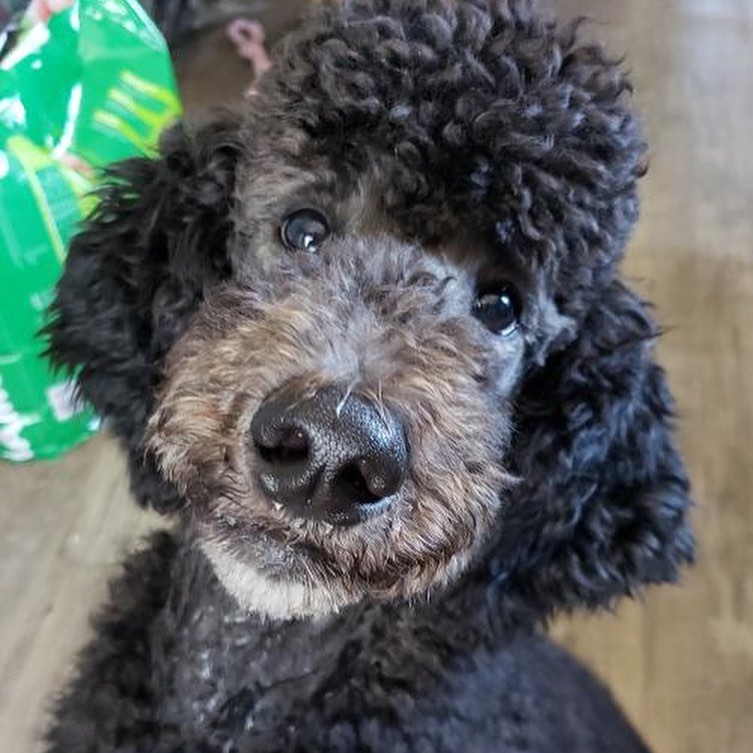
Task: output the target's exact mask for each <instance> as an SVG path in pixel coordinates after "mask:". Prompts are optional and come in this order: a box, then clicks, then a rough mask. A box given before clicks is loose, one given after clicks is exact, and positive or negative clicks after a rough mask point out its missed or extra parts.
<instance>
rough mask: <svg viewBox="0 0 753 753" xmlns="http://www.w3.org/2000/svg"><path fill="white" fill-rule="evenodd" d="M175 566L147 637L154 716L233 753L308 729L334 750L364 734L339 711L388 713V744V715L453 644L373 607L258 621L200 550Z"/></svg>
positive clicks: (298, 736) (411, 701)
mask: <svg viewBox="0 0 753 753" xmlns="http://www.w3.org/2000/svg"><path fill="white" fill-rule="evenodd" d="M181 567H182V570H183V572H181V574H180V577H179V578H177V579H174V581H173V582H174V584H177V585H176V586H175V588H174V591H173V593H172V594H171V597H170V599H169V603H168V605H167V607H166V608H165V610H164V611H163V612H162V614H161V615H160V616H159V618H158V620H157V621H156V623H155V625H154V629H153V632H152V640H151V650H152V652H153V657H152V658H153V662H152V666H153V687H154V689H155V692H156V694H157V696H158V698H159V699H160V700H159V704H160V706H161V709H160V713H159V716H160V718H161V719H162V720H164V722H166V723H167V724H168V725H170V726H173V725H174V728H175V729H176V731H177V732H178V733H179V738H180V739H182V740H195V741H197V743H198V741H204V742H207V741H209V742H210V743H211V744H212V748H211V749H212V750H215V749H216V750H218V751H225V752H228V753H229V752H230V751H237V752H238V753H242V752H243V751H246V750H249V751H250V750H256V749H264V750H276V749H278V746H281V745H283V743H284V742H285V741H286V740H287V741H289V744H291V745H292V744H293V741H298V742H300V741H301V740H302V739H307V738H309V737H310V736H313V737H315V738H316V741H315V742H316V744H317V745H327V746H329V749H330V750H339V749H341V748H343V749H347V748H348V747H351V746H352V744H355V742H356V741H357V739H358V738H359V737H360V736H361V735H362V734H364V732H363V730H359V729H356V727H355V726H354V725H353V724H351V723H345V722H343V721H342V720H343V719H354V718H358V719H361V720H364V719H365V720H368V719H374V720H375V723H377V722H378V723H379V726H380V727H381V726H383V725H382V722H383V721H384V720H385V719H387V718H389V719H390V720H391V722H392V723H391V725H390V728H391V729H392V730H393V732H392V734H394V735H395V740H394V741H393V742H392V743H391V745H392V748H391V749H394V750H399V749H400V748H402V747H403V746H405V745H407V741H406V740H404V739H403V736H402V733H401V725H400V723H399V718H400V716H401V714H403V713H406V714H407V713H408V712H409V710H410V709H411V708H412V707H413V706H415V699H416V697H421V696H423V697H427V696H432V695H434V692H435V690H436V688H437V687H438V686H440V685H441V683H442V676H443V673H444V671H446V662H447V661H448V660H449V658H450V654H451V653H452V652H453V650H452V646H451V641H450V640H448V639H447V636H446V635H445V634H444V633H443V632H442V631H434V630H432V629H430V628H429V627H428V626H423V627H422V626H420V625H418V624H413V622H411V621H407V620H406V618H405V615H403V614H402V613H401V611H400V610H395V611H386V610H383V609H379V608H362V609H356V610H352V611H349V612H348V613H345V614H342V615H339V616H337V617H334V618H330V619H328V620H327V621H324V622H321V623H312V622H311V621H302V622H289V623H271V622H262V621H260V620H259V619H258V618H256V617H250V616H248V615H246V614H244V613H241V612H239V611H238V610H237V609H236V608H234V606H233V605H232V604H231V603H230V600H229V599H228V597H227V596H226V595H225V594H224V592H223V591H222V589H221V587H220V586H219V585H218V584H217V582H216V581H215V579H214V578H213V576H212V575H211V574H210V573H209V571H208V568H207V567H206V565H205V564H204V562H203V557H200V556H194V557H190V558H188V559H187V560H186V561H185V563H184V564H182V565H181ZM198 595H200V598H198ZM445 632H446V631H445ZM359 711H360V713H358V712H359ZM324 720H327V721H326V723H325V724H324V725H323V724H322V722H323V721H324ZM325 738H326V739H325ZM312 742H314V740H312ZM285 744H286V745H287V743H285ZM283 747H284V746H283ZM285 749H288V748H285ZM290 749H291V750H292V749H294V748H290Z"/></svg>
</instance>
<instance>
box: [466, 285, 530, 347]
mask: <svg viewBox="0 0 753 753" xmlns="http://www.w3.org/2000/svg"><path fill="white" fill-rule="evenodd" d="M520 309H521V307H520V296H519V295H518V292H517V291H516V290H515V288H514V286H512V285H511V284H510V283H502V284H500V285H495V286H494V287H493V288H486V289H484V290H482V291H480V292H479V294H478V296H477V297H476V300H475V302H474V304H473V315H474V316H475V317H476V318H477V319H479V320H480V321H481V322H483V324H484V325H485V326H486V327H487V328H488V329H489V330H491V331H492V332H494V333H495V334H498V335H509V334H511V333H512V332H514V331H515V330H516V329H517V327H518V320H519V318H520Z"/></svg>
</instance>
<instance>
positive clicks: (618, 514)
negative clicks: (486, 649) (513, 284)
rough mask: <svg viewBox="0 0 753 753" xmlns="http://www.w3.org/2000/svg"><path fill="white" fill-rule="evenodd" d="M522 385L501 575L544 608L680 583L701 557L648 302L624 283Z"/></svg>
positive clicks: (498, 562)
mask: <svg viewBox="0 0 753 753" xmlns="http://www.w3.org/2000/svg"><path fill="white" fill-rule="evenodd" d="M580 332H581V334H580V336H579V337H578V338H577V339H576V340H575V341H574V342H572V343H571V344H570V345H569V346H568V347H567V348H565V349H564V350H562V351H561V352H559V353H555V354H553V355H552V356H551V357H550V358H549V359H548V360H547V361H546V363H545V364H544V365H543V366H542V367H541V368H539V369H538V370H537V371H536V373H534V374H532V375H531V377H530V378H529V379H528V380H527V382H526V383H525V384H524V387H523V391H522V394H521V396H520V402H519V410H518V431H517V438H516V441H515V446H514V459H515V467H514V469H513V470H514V472H515V473H516V474H517V475H518V476H519V478H520V483H519V485H518V486H517V487H516V488H515V490H514V491H513V499H512V500H511V504H510V508H509V520H508V518H505V525H504V531H503V533H502V539H501V541H500V542H498V544H499V546H498V548H497V550H496V556H495V557H494V561H493V565H492V566H493V569H494V575H495V576H497V580H505V581H506V584H507V586H508V587H511V588H513V589H519V590H522V591H524V592H525V599H526V601H527V602H528V603H529V604H530V603H531V602H537V603H538V604H539V605H540V606H541V608H542V609H543V610H545V611H551V609H552V608H553V607H555V606H559V607H565V608H568V609H569V608H572V607H575V606H579V605H587V606H591V607H594V606H598V605H604V604H609V603H611V602H612V601H614V600H615V599H616V598H617V597H619V596H622V595H623V594H631V593H633V592H634V591H636V589H638V588H639V587H640V586H641V585H643V584H650V583H660V582H664V581H674V580H675V579H676V578H677V576H678V570H679V568H680V566H681V565H683V564H685V563H689V562H690V561H691V560H692V556H693V537H692V534H691V531H690V528H689V524H688V520H687V514H688V509H689V506H690V500H689V483H688V478H687V475H686V471H685V468H684V465H683V462H682V460H681V458H680V456H679V454H678V451H677V449H676V447H675V444H674V441H673V436H672V435H673V402H672V398H671V396H670V394H669V391H668V388H667V383H666V379H665V375H664V372H663V371H662V369H661V368H660V367H659V366H657V365H656V363H655V362H654V361H653V358H652V351H653V344H654V341H655V339H656V336H657V334H658V333H657V329H656V327H655V325H654V323H653V322H652V320H651V318H650V316H649V315H648V312H647V307H646V305H645V304H644V303H643V302H642V301H640V300H639V299H638V298H637V297H636V296H635V295H634V294H633V293H632V292H630V291H629V290H628V289H627V288H626V287H625V286H624V285H623V284H622V283H620V282H614V283H613V284H612V285H611V286H610V287H609V288H608V289H607V291H606V293H605V294H604V296H603V297H602V299H601V300H600V301H599V302H598V303H597V305H596V306H595V307H594V308H593V310H592V313H591V314H590V316H588V317H587V318H586V320H585V321H584V322H583V324H582V327H581V329H580Z"/></svg>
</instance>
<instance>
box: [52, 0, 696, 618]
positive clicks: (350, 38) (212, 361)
mask: <svg viewBox="0 0 753 753" xmlns="http://www.w3.org/2000/svg"><path fill="white" fill-rule="evenodd" d="M628 88H629V87H628V84H627V82H626V80H625V78H624V76H623V75H622V73H621V72H620V71H619V69H618V67H617V66H616V65H615V64H614V63H613V62H612V61H610V60H609V59H608V58H607V57H606V56H605V54H604V53H603V52H602V50H601V49H600V48H598V47H595V46H591V45H588V44H584V43H582V42H580V41H579V40H578V36H577V33H576V31H575V30H574V29H571V30H562V29H559V28H558V27H557V26H555V25H554V24H553V23H550V22H549V21H548V20H542V18H541V16H540V15H539V14H538V13H537V12H535V11H534V10H533V9H532V8H531V7H530V5H529V4H528V3H524V2H515V1H514V0H510V1H509V2H486V1H485V0H459V1H458V2H452V1H451V0H425V1H423V2H402V1H398V0H345V2H341V3H330V4H326V5H325V6H324V7H323V8H321V9H319V10H317V11H316V12H315V13H314V14H313V15H312V16H311V18H309V20H308V22H307V23H306V24H305V25H304V27H303V28H302V29H301V30H300V31H299V32H298V33H296V34H295V35H293V36H292V37H291V38H290V39H288V40H287V41H286V42H285V44H284V45H283V46H282V48H281V50H280V51H279V53H278V56H277V59H276V62H275V67H274V68H273V70H272V71H271V72H270V74H268V75H267V77H265V79H264V80H263V82H262V85H261V89H260V92H259V93H258V95H257V96H256V97H254V98H253V100H252V101H251V102H249V104H248V106H247V108H246V111H245V112H243V113H241V114H236V115H229V114H222V115H217V116H215V117H214V118H213V119H212V120H211V121H210V122H207V123H205V124H203V125H201V126H197V127H193V128H192V127H189V126H188V125H186V124H179V125H177V126H175V127H174V128H173V129H172V130H170V131H169V132H168V133H166V134H165V137H164V139H163V141H162V145H161V151H160V155H159V156H158V157H157V158H155V159H151V160H147V159H137V160H131V161H129V162H126V163H122V164H121V165H118V166H116V167H115V168H114V169H113V170H112V173H111V175H110V180H109V181H108V183H107V185H106V186H105V187H104V188H103V189H102V192H101V197H100V203H99V206H98V208H97V210H96V211H95V212H94V214H93V216H92V217H91V218H90V219H89V221H88V224H87V226H86V227H85V228H84V230H83V232H82V233H81V234H79V235H78V237H77V238H76V239H75V240H74V242H73V244H72V248H71V251H70V255H69V258H68V262H67V266H66V270H65V273H64V276H63V278H62V281H61V283H60V286H59V289H58V293H57V298H56V301H55V304H54V306H53V312H52V313H53V318H52V320H51V324H50V326H49V329H48V333H49V336H50V339H51V353H52V355H53V357H54V359H55V361H56V362H57V363H58V364H60V365H64V366H66V367H70V368H75V369H78V370H79V371H78V381H79V385H80V389H81V392H82V394H83V396H84V397H86V398H87V399H88V400H90V401H91V402H92V404H93V405H94V406H95V408H96V409H97V410H98V411H99V412H100V413H101V415H103V416H104V417H105V418H106V419H108V421H109V423H110V425H111V427H112V429H113V430H114V431H115V433H116V434H118V435H119V436H121V437H122V438H123V440H124V441H125V444H126V446H127V447H128V449H129V452H130V458H131V471H132V479H133V486H134V491H135V492H136V494H137V496H138V497H139V498H140V499H141V500H142V501H143V502H146V503H150V504H153V505H154V506H155V507H157V508H158V509H161V510H164V511H167V510H172V509H185V508H188V509H190V510H191V513H192V517H193V518H194V520H195V521H196V522H195V525H196V527H197V533H198V536H199V540H200V541H201V543H202V547H203V548H204V550H205V552H206V553H207V555H208V556H209V558H210V560H211V561H212V563H213V565H214V567H215V570H216V572H217V574H218V576H219V577H220V579H221V580H222V581H223V582H224V583H225V585H226V586H227V588H228V589H229V590H230V591H231V592H232V593H233V595H234V596H235V597H236V598H237V599H238V600H239V602H240V603H241V604H243V605H244V606H246V607H247V608H249V609H252V610H256V611H259V612H261V613H264V614H268V615H271V616H274V617H290V616H303V615H314V614H322V613H327V612H331V611H333V610H336V609H338V608H340V607H342V606H345V605H348V604H352V603H355V602H358V601H361V600H363V599H365V598H371V599H388V598H405V597H411V596H414V595H419V594H423V593H426V592H428V591H430V590H431V589H433V588H436V587H439V586H442V585H444V584H447V583H449V582H452V581H455V580H457V579H458V578H460V577H461V574H462V573H464V572H468V571H469V569H471V570H473V572H475V573H479V572H480V573H482V574H483V576H484V577H485V578H487V579H488V581H489V583H491V584H494V586H495V587H497V588H500V589H502V590H505V589H517V590H522V591H523V592H525V593H526V594H527V597H528V598H529V600H530V601H532V602H536V603H537V604H539V605H540V606H541V608H542V609H544V610H546V609H550V608H552V607H553V606H556V605H565V606H573V605H575V604H580V603H586V604H589V605H596V604H601V603H605V602H608V601H610V600H612V599H613V598H615V597H616V596H618V595H620V594H622V593H625V592H630V591H631V590H633V589H634V588H636V587H637V586H639V585H640V584H642V583H646V582H658V581H663V580H670V579H673V578H674V577H675V574H676V570H677V567H678V566H679V565H680V564H682V563H683V562H684V561H686V560H688V559H689V558H690V556H691V552H692V540H691V537H690V534H689V531H688V529H687V525H686V507H687V504H688V500H687V494H688V484H687V480H686V477H685V472H684V469H683V466H682V463H681V460H680V458H679V457H678V454H677V452H676V450H675V448H674V445H673V442H672V437H671V431H672V427H671V413H672V407H671V400H670V397H669V395H668V393H667V389H666V386H665V382H664V377H663V374H662V372H661V370H660V369H659V368H658V367H657V366H656V365H655V364H654V363H653V361H652V355H651V346H652V341H653V339H654V337H655V335H656V330H655V327H654V325H653V323H652V322H651V319H650V318H649V316H648V314H647V312H646V306H645V305H644V304H643V303H642V302H641V301H640V300H639V299H638V298H637V297H636V296H635V295H634V294H633V293H631V292H630V291H629V290H628V289H627V288H626V287H625V285H624V284H623V283H622V282H621V280H620V278H619V274H618V269H617V267H618V263H619V260H620V258H621V255H622V253H623V249H624V246H625V243H626V241H627V239H628V237H629V234H630V232H631V229H632V227H633V225H634V223H635V221H636V218H637V212H638V202H637V198H636V182H637V180H638V178H639V177H640V176H641V175H642V173H643V171H644V145H643V142H642V139H641V134H640V128H639V124H638V122H637V120H636V117H635V116H634V114H633V112H632V110H631V109H630V107H629V104H628V103H627V102H626V101H625V97H626V94H627V91H628Z"/></svg>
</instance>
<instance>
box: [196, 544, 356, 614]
mask: <svg viewBox="0 0 753 753" xmlns="http://www.w3.org/2000/svg"><path fill="white" fill-rule="evenodd" d="M201 548H202V551H203V552H204V554H205V555H206V556H207V558H208V559H209V562H210V563H211V565H212V568H213V569H214V573H215V575H216V576H217V578H218V580H219V581H220V583H221V584H222V585H223V587H224V588H225V590H226V591H227V592H228V594H229V595H230V596H231V597H232V598H233V599H234V600H235V601H236V603H237V604H238V606H239V607H240V608H241V609H242V610H244V611H246V612H249V613H253V614H257V615H258V616H260V617H264V618H267V619H271V620H291V619H304V618H317V617H324V616H326V615H330V614H334V613H336V612H338V611H340V610H341V609H343V608H344V607H347V606H350V605H352V604H355V603H356V602H357V601H359V596H358V595H356V594H353V593H348V592H347V591H346V590H345V589H344V588H338V586H337V585H336V584H335V583H324V582H323V581H321V580H319V579H317V577H316V576H315V575H313V574H310V573H305V574H293V573H290V574H286V573H284V572H283V571H282V569H281V568H279V567H278V568H274V570H272V569H270V568H268V567H264V566H262V565H257V564H255V563H254V562H252V561H248V560H246V559H241V558H239V557H238V556H236V555H234V554H233V553H232V552H230V551H228V549H227V548H225V547H224V546H223V544H222V543H221V542H218V541H215V540H207V541H204V542H202V544H201Z"/></svg>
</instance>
